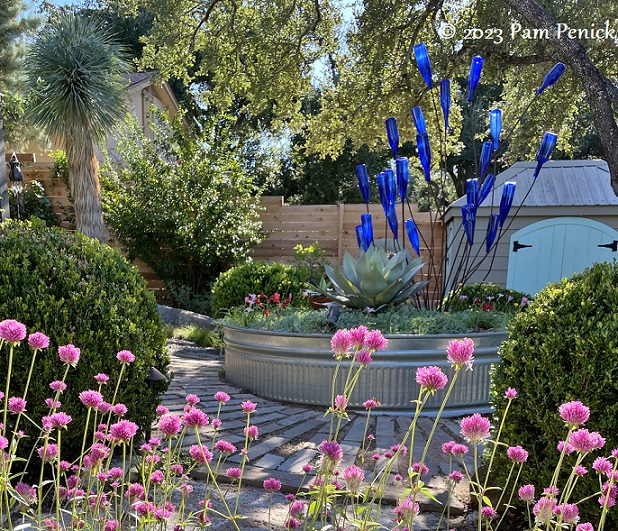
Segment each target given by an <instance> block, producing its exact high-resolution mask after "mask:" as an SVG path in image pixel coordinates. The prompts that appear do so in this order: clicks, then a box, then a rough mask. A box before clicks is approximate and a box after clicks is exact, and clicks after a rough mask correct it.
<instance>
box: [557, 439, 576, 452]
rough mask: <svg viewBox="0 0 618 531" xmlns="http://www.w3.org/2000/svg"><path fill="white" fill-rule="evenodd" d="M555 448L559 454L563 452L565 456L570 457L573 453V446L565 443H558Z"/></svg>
mask: <svg viewBox="0 0 618 531" xmlns="http://www.w3.org/2000/svg"><path fill="white" fill-rule="evenodd" d="M557 448H558V451H559V452H560V453H562V452H564V454H565V455H570V454H572V453H573V452H574V451H575V448H573V445H572V444H570V443H568V442H566V441H560V442H559V443H558V446H557Z"/></svg>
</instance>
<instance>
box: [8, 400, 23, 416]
mask: <svg viewBox="0 0 618 531" xmlns="http://www.w3.org/2000/svg"><path fill="white" fill-rule="evenodd" d="M8 410H9V411H10V412H11V413H13V414H14V415H17V414H19V413H21V412H22V411H26V401H25V400H24V399H23V398H21V397H19V396H12V397H11V398H9V403H8Z"/></svg>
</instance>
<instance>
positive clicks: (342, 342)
mask: <svg viewBox="0 0 618 531" xmlns="http://www.w3.org/2000/svg"><path fill="white" fill-rule="evenodd" d="M330 348H331V349H332V351H333V353H334V356H335V357H336V358H343V357H346V356H348V351H349V350H350V348H352V338H351V337H350V332H349V331H348V330H337V331H336V332H335V334H334V335H333V337H332V338H331V340H330Z"/></svg>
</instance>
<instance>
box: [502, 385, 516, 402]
mask: <svg viewBox="0 0 618 531" xmlns="http://www.w3.org/2000/svg"><path fill="white" fill-rule="evenodd" d="M504 396H505V397H506V398H508V399H509V400H513V399H514V398H515V397H516V396H517V391H516V390H515V389H513V388H512V387H509V388H508V389H507V390H506V391H505V393H504Z"/></svg>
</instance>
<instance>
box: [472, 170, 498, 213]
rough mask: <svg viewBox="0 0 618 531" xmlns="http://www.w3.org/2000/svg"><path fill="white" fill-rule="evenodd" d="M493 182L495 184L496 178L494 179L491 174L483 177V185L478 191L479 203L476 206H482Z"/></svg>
mask: <svg viewBox="0 0 618 531" xmlns="http://www.w3.org/2000/svg"><path fill="white" fill-rule="evenodd" d="M495 182H496V178H495V177H494V174H493V173H488V174H487V175H486V176H485V180H484V181H483V184H482V185H481V189H480V190H479V202H478V205H477V206H480V205H482V204H483V201H485V199H486V198H487V196H488V195H489V192H491V191H492V189H493V187H494V183H495Z"/></svg>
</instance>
